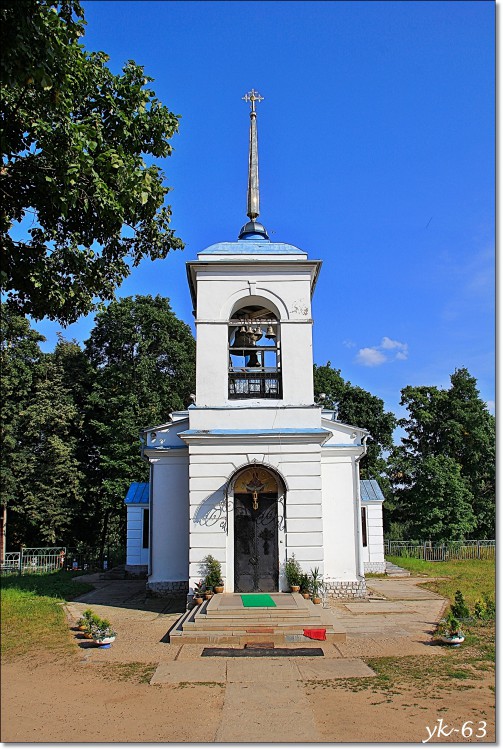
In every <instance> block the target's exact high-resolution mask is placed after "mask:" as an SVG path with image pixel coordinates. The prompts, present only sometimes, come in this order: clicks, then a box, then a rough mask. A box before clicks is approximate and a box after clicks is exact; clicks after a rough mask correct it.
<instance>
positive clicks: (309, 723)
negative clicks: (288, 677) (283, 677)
mask: <svg viewBox="0 0 503 750" xmlns="http://www.w3.org/2000/svg"><path fill="white" fill-rule="evenodd" d="M236 717H239V720H236ZM214 741H215V742H232V743H242V742H253V743H254V744H255V743H257V742H267V743H271V742H321V741H322V737H321V736H320V734H319V733H318V730H317V729H316V726H315V722H314V714H313V711H312V710H311V707H310V704H309V701H308V699H307V698H306V694H305V692H304V689H303V686H302V683H300V682H295V681H292V682H274V683H273V684H266V683H263V684H261V685H260V690H257V684H256V683H255V682H248V683H247V682H230V683H227V686H226V689H225V699H224V706H223V709H222V719H221V722H220V726H219V728H218V730H217V733H216V736H215V740H214Z"/></svg>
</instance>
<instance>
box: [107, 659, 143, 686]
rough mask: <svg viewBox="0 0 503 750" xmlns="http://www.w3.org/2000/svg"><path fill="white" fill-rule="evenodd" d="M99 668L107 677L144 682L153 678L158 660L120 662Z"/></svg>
mask: <svg viewBox="0 0 503 750" xmlns="http://www.w3.org/2000/svg"><path fill="white" fill-rule="evenodd" d="M98 669H99V671H100V673H101V674H102V675H103V676H104V677H105V678H107V679H112V680H118V681H121V682H134V683H137V684H144V683H149V682H150V680H151V679H152V677H153V675H154V672H155V670H156V669H157V662H156V663H144V662H139V661H131V662H118V663H116V664H106V665H103V666H101V667H99V668H98Z"/></svg>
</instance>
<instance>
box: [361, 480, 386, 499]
mask: <svg viewBox="0 0 503 750" xmlns="http://www.w3.org/2000/svg"><path fill="white" fill-rule="evenodd" d="M360 495H361V499H362V500H367V501H369V500H374V501H376V500H378V501H379V502H381V503H382V502H383V500H384V495H383V494H382V490H381V488H380V487H379V484H378V482H377V480H376V479H360Z"/></svg>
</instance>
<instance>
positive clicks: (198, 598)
mask: <svg viewBox="0 0 503 750" xmlns="http://www.w3.org/2000/svg"><path fill="white" fill-rule="evenodd" d="M203 601H204V599H203V597H202V596H195V597H194V603H195V604H202V603H203Z"/></svg>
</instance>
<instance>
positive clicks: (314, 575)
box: [309, 567, 323, 596]
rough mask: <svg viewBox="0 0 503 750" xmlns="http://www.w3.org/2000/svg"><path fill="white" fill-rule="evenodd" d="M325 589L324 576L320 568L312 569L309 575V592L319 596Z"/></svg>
mask: <svg viewBox="0 0 503 750" xmlns="http://www.w3.org/2000/svg"><path fill="white" fill-rule="evenodd" d="M322 589H323V576H322V575H321V573H320V569H319V567H315V568H311V571H310V573H309V590H310V592H311V595H312V596H319V595H320V593H321V590H322Z"/></svg>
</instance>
